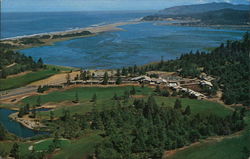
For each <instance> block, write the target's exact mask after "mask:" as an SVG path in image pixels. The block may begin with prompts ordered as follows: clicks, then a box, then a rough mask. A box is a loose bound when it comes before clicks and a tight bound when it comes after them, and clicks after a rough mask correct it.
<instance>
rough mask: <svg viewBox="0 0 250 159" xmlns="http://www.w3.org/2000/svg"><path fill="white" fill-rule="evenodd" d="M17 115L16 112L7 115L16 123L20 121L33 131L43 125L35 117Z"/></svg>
mask: <svg viewBox="0 0 250 159" xmlns="http://www.w3.org/2000/svg"><path fill="white" fill-rule="evenodd" d="M17 115H18V112H15V113H12V114H10V115H9V118H10V119H11V120H14V121H15V122H17V123H20V124H21V125H22V126H24V127H26V128H28V129H31V130H34V131H39V128H43V127H45V125H43V124H42V123H40V122H39V120H37V119H31V118H19V117H18V116H17Z"/></svg>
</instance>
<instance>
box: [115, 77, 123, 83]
mask: <svg viewBox="0 0 250 159" xmlns="http://www.w3.org/2000/svg"><path fill="white" fill-rule="evenodd" d="M115 83H116V84H121V83H122V78H121V77H120V76H118V78H117V79H116V82H115Z"/></svg>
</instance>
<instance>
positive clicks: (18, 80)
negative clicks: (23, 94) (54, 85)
mask: <svg viewBox="0 0 250 159" xmlns="http://www.w3.org/2000/svg"><path fill="white" fill-rule="evenodd" d="M57 73H59V72H58V71H55V70H52V69H46V70H40V71H37V72H31V73H28V74H25V75H22V76H17V77H12V78H8V79H0V83H1V84H0V91H3V90H7V89H13V88H18V87H22V86H25V85H27V84H29V83H31V82H34V81H37V80H41V79H44V78H47V77H49V76H52V75H54V74H57Z"/></svg>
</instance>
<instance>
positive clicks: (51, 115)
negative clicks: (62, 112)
mask: <svg viewBox="0 0 250 159" xmlns="http://www.w3.org/2000/svg"><path fill="white" fill-rule="evenodd" d="M49 114H50V121H53V120H54V116H55V113H54V111H50V112H49Z"/></svg>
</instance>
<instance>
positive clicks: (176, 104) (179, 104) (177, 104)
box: [174, 99, 182, 109]
mask: <svg viewBox="0 0 250 159" xmlns="http://www.w3.org/2000/svg"><path fill="white" fill-rule="evenodd" d="M181 107H182V106H181V101H180V100H179V99H176V100H175V103H174V108H175V109H181Z"/></svg>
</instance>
